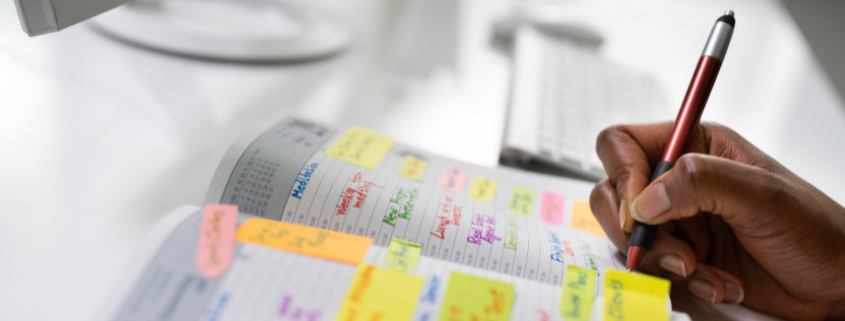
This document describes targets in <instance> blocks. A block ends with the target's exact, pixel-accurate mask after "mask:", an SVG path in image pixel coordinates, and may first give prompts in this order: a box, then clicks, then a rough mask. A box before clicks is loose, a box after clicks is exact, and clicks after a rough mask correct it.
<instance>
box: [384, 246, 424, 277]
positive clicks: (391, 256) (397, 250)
mask: <svg viewBox="0 0 845 321" xmlns="http://www.w3.org/2000/svg"><path fill="white" fill-rule="evenodd" d="M421 251H422V246H421V245H419V244H417V243H413V242H408V241H405V240H403V239H400V238H395V237H394V238H393V240H391V241H390V246H388V247H387V257H386V258H385V259H384V261H385V262H386V263H387V266H389V267H390V268H391V269H392V270H394V271H400V272H405V271H407V270H410V269H413V268H414V267H416V266H417V260H418V259H419V258H420V252H421Z"/></svg>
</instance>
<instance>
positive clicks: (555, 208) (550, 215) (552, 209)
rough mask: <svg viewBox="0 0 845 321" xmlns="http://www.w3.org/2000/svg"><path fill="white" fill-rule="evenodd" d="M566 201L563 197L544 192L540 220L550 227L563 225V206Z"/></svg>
mask: <svg viewBox="0 0 845 321" xmlns="http://www.w3.org/2000/svg"><path fill="white" fill-rule="evenodd" d="M565 200H566V199H565V198H564V197H563V195H557V194H554V193H549V192H543V198H542V200H541V201H540V218H542V219H543V220H544V221H546V223H549V225H560V224H562V223H563V206H564V205H563V204H565V203H564V201H565Z"/></svg>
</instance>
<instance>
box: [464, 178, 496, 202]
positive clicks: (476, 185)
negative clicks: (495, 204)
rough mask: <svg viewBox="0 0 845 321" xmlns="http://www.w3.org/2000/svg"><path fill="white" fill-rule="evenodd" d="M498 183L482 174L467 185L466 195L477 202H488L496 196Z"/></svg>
mask: <svg viewBox="0 0 845 321" xmlns="http://www.w3.org/2000/svg"><path fill="white" fill-rule="evenodd" d="M497 188H499V183H498V182H496V181H494V180H492V179H489V178H487V177H484V176H478V177H476V178H475V181H473V182H472V186H470V187H469V191H468V192H467V195H469V197H472V199H474V200H476V201H478V202H484V203H489V202H490V201H492V200H493V197H494V196H496V189H497Z"/></svg>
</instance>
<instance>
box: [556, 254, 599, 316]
mask: <svg viewBox="0 0 845 321" xmlns="http://www.w3.org/2000/svg"><path fill="white" fill-rule="evenodd" d="M597 276H598V273H596V272H593V271H590V270H587V269H584V268H580V267H577V266H574V265H570V266H567V267H566V275H564V277H563V295H562V296H561V297H560V314H561V315H562V316H563V317H564V318H566V320H570V321H587V320H590V311H591V310H592V307H593V297H594V296H595V291H596V278H597Z"/></svg>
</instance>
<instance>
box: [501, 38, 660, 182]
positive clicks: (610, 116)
mask: <svg viewBox="0 0 845 321" xmlns="http://www.w3.org/2000/svg"><path fill="white" fill-rule="evenodd" d="M514 68H515V70H514V75H515V77H514V82H515V83H514V84H513V86H514V91H513V95H514V97H512V103H511V106H510V108H511V109H510V111H509V115H510V117H509V120H508V121H509V124H508V129H507V130H508V133H506V135H505V141H504V146H503V147H504V149H505V150H508V149H511V150H513V149H516V150H519V151H520V152H522V153H524V154H527V156H530V157H532V158H537V159H539V160H544V161H545V162H547V163H551V164H552V165H558V166H560V167H563V168H565V169H569V170H575V171H577V172H580V173H582V174H584V175H587V176H589V177H593V178H599V177H601V176H603V175H604V170H603V167H602V164H601V161H600V160H599V158H598V155H597V154H596V151H595V144H596V138H597V137H598V134H599V133H600V132H601V131H602V130H603V129H605V128H607V127H609V126H612V125H614V124H621V123H644V122H654V121H662V120H671V119H672V117H673V116H674V115H673V114H672V111H671V109H669V108H667V107H666V104H665V103H664V102H663V96H662V93H661V91H660V88H659V86H658V84H657V82H656V80H654V79H653V78H652V77H650V76H649V75H648V74H645V73H642V72H638V71H635V70H633V69H631V68H627V67H625V66H622V65H620V64H617V63H614V62H612V61H609V60H607V59H605V58H603V57H601V55H600V54H599V52H598V51H597V50H596V49H595V48H592V47H590V46H585V45H581V44H578V43H575V42H571V41H567V40H566V39H561V38H556V37H550V36H547V35H544V34H542V33H540V32H537V31H535V30H533V29H531V28H525V29H524V30H520V31H519V32H518V33H517V39H516V44H515V64H514ZM514 130H519V131H523V133H511V131H514ZM524 132H529V134H526V133H524ZM530 135H535V137H527V136H530ZM524 156H525V155H523V157H524Z"/></svg>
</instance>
